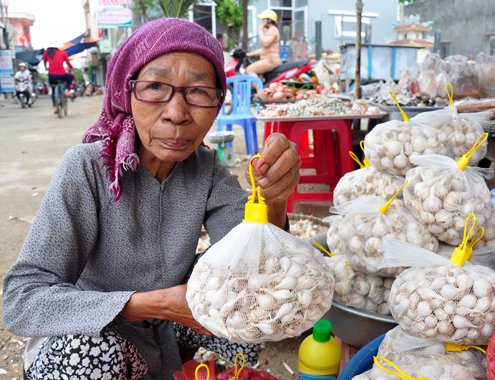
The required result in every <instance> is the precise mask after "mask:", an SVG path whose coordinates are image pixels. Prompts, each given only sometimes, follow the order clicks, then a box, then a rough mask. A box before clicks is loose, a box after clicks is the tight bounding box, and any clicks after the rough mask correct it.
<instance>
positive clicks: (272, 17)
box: [258, 9, 277, 22]
mask: <svg viewBox="0 0 495 380" xmlns="http://www.w3.org/2000/svg"><path fill="white" fill-rule="evenodd" d="M258 17H259V18H268V19H270V20H273V21H275V22H277V14H276V13H275V12H274V11H272V10H271V9H267V10H266V11H264V12H263V13H262V14H260V15H258Z"/></svg>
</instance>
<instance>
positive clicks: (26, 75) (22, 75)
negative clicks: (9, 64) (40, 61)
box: [15, 63, 33, 103]
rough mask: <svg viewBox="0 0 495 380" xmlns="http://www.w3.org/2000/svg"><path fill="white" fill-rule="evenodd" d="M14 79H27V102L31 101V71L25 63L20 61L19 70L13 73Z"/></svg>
mask: <svg viewBox="0 0 495 380" xmlns="http://www.w3.org/2000/svg"><path fill="white" fill-rule="evenodd" d="M15 79H19V80H27V81H28V91H29V103H32V101H33V99H32V93H33V85H32V80H33V76H32V74H31V71H29V70H28V69H27V68H26V64H25V63H20V64H19V71H18V72H16V73H15Z"/></svg>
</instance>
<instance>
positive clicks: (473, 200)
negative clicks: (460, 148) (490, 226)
mask: <svg viewBox="0 0 495 380" xmlns="http://www.w3.org/2000/svg"><path fill="white" fill-rule="evenodd" d="M486 136H488V135H487V134H486ZM480 139H481V137H480ZM485 140H486V138H485ZM478 142H479V140H478ZM478 142H477V143H476V144H475V146H474V147H473V149H471V151H470V152H469V153H468V154H467V155H465V156H463V158H462V159H461V160H459V161H458V162H456V161H454V160H453V159H451V158H449V157H445V156H439V155H425V156H420V157H419V156H418V157H413V158H412V162H413V163H414V164H415V165H417V167H416V168H414V169H411V170H409V171H408V172H407V174H406V180H407V181H408V182H407V184H406V186H405V187H404V203H405V204H406V207H407V209H408V210H409V211H410V212H411V214H412V215H413V216H414V217H415V218H416V219H418V220H419V221H420V222H421V223H423V224H424V225H425V226H427V227H428V231H430V232H431V233H432V234H433V235H434V236H435V237H436V238H437V239H438V240H441V241H443V242H445V243H448V244H451V245H457V244H459V243H460V242H461V241H462V231H463V229H464V224H465V221H466V219H467V217H468V215H469V214H471V213H474V214H475V216H476V220H477V221H478V223H479V224H480V225H485V223H486V222H487V221H488V220H490V217H491V216H492V212H493V207H492V203H491V197H490V190H489V189H488V187H487V185H486V182H485V178H490V177H491V176H492V175H493V170H491V169H481V168H475V167H470V166H466V165H467V162H469V157H470V154H472V152H474V151H475V150H476V149H477V148H478V147H479V146H481V145H483V142H484V141H482V142H481V143H480V144H478ZM492 223H493V222H492ZM491 233H494V234H495V231H493V232H489V234H491Z"/></svg>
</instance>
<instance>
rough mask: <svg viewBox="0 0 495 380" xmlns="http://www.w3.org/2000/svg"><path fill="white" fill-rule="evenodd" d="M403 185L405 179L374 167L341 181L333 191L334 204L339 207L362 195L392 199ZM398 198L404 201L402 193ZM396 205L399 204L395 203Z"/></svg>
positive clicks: (354, 173) (357, 171)
mask: <svg viewBox="0 0 495 380" xmlns="http://www.w3.org/2000/svg"><path fill="white" fill-rule="evenodd" d="M396 142H398V141H396ZM399 145H400V144H399ZM403 183H404V178H403V177H399V176H396V175H393V174H389V173H387V172H384V171H380V170H376V169H375V168H373V167H372V166H370V167H368V168H364V169H358V170H355V171H353V172H350V173H347V174H345V175H344V176H343V177H342V178H341V179H340V180H339V183H338V184H337V186H336V187H335V189H334V191H333V203H334V205H336V206H338V205H340V204H342V203H345V202H349V201H352V200H354V199H357V198H359V197H360V196H361V195H376V196H378V197H381V198H383V199H390V198H392V197H393V195H394V194H395V193H396V192H397V191H398V190H399V189H400V187H401V186H402V184H403ZM397 198H399V199H402V193H400V194H399V195H398V196H397ZM394 205H397V204H396V203H394Z"/></svg>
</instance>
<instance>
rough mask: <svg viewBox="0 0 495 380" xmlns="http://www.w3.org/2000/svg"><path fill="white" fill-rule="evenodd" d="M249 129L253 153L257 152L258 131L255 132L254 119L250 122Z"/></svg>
mask: <svg viewBox="0 0 495 380" xmlns="http://www.w3.org/2000/svg"><path fill="white" fill-rule="evenodd" d="M251 130H252V131H253V152H254V153H253V154H257V153H258V133H257V132H256V120H253V121H252V123H251Z"/></svg>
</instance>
